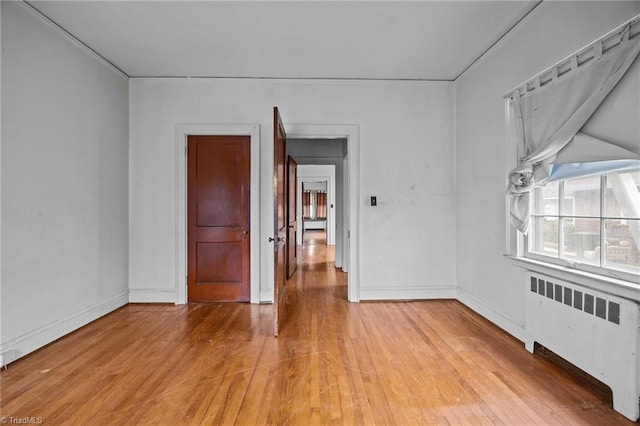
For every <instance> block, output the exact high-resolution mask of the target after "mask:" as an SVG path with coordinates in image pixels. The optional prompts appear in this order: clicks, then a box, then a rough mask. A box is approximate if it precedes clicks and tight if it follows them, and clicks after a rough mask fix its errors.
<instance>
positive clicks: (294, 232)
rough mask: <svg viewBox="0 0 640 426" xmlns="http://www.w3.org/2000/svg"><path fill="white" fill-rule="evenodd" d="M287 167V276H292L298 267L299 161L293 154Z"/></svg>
mask: <svg viewBox="0 0 640 426" xmlns="http://www.w3.org/2000/svg"><path fill="white" fill-rule="evenodd" d="M287 169H288V173H287V224H288V235H287V278H291V276H292V275H293V273H294V272H296V269H298V245H297V244H298V242H297V241H298V238H297V237H298V218H297V210H298V163H296V160H294V159H293V157H291V156H289V158H288V160H287Z"/></svg>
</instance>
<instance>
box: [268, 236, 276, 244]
mask: <svg viewBox="0 0 640 426" xmlns="http://www.w3.org/2000/svg"><path fill="white" fill-rule="evenodd" d="M277 239H278V237H275V238H273V237H269V242H270V243H272V242H274V241H276V240H277Z"/></svg>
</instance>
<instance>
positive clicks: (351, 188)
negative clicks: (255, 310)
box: [271, 123, 364, 302]
mask: <svg viewBox="0 0 640 426" xmlns="http://www.w3.org/2000/svg"><path fill="white" fill-rule="evenodd" d="M284 125H285V128H286V129H287V138H291V139H313V138H316V139H331V138H346V139H347V169H348V170H347V173H346V174H345V176H344V178H345V179H347V187H348V191H347V192H348V195H347V194H344V195H345V196H347V197H348V200H349V202H348V206H345V207H347V209H346V210H347V214H348V217H349V219H348V221H346V223H345V230H347V232H348V235H349V238H348V242H347V244H345V245H344V246H345V248H347V247H348V253H346V254H347V257H348V261H347V264H348V267H349V273H348V275H347V300H349V302H359V301H360V272H359V266H360V237H359V236H360V232H359V227H360V204H361V200H360V126H358V125H356V124H336V125H324V124H292V123H284ZM362 203H364V200H362ZM272 210H273V209H272ZM272 275H273V274H272ZM272 280H273V278H272ZM273 284H274V283H273V282H272V283H271V286H272V288H273Z"/></svg>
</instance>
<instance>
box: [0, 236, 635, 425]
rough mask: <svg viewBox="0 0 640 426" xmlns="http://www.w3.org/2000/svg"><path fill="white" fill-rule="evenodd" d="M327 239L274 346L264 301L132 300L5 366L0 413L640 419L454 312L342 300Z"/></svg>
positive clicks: (132, 418)
mask: <svg viewBox="0 0 640 426" xmlns="http://www.w3.org/2000/svg"><path fill="white" fill-rule="evenodd" d="M311 235H313V234H311ZM322 242H323V241H322V240H317V239H316V240H313V239H312V240H308V241H307V244H306V245H305V247H304V249H303V251H302V256H301V259H300V267H299V269H298V271H297V272H296V274H295V275H294V279H293V280H292V281H290V283H289V285H291V290H292V291H291V292H290V295H289V296H290V297H289V299H288V300H287V306H288V308H287V309H289V311H290V314H289V316H288V318H287V322H286V324H285V326H284V328H283V331H282V334H281V335H280V337H278V338H277V339H276V338H274V337H273V307H272V306H271V305H250V304H191V305H186V306H171V305H128V306H125V307H123V308H121V309H119V310H118V311H116V312H114V313H112V314H109V315H107V316H105V317H103V318H101V319H99V320H97V321H95V322H93V323H92V324H90V325H88V326H86V327H84V328H82V329H80V330H77V331H76V332H74V333H72V334H70V335H68V336H66V337H64V338H62V339H60V340H59V341H57V342H54V343H53V344H51V345H49V346H47V347H46V348H44V349H42V350H39V351H37V352H35V353H33V354H31V355H29V356H27V357H26V358H24V359H22V360H19V361H17V362H15V363H13V364H11V365H10V366H9V368H8V369H7V370H4V371H2V373H1V376H0V377H1V385H2V388H1V402H0V410H1V411H0V413H1V414H0V415H1V416H4V417H6V418H8V419H9V420H7V422H8V423H9V422H10V418H11V417H13V418H14V419H20V418H24V417H40V418H42V420H43V421H44V424H55V425H64V424H70V425H103V424H104V425H114V424H132V425H135V424H141V425H156V424H157V425H180V424H194V425H200V424H216V425H218V424H220V425H227V424H238V425H262V424H282V425H310V424H346V425H374V424H389V425H414V424H427V425H428V424H438V425H439V424H474V425H476V424H509V425H525V424H526V425H532V424H544V425H551V424H571V425H575V424H585V425H588V424H593V425H617V424H619V425H624V424H634V423H631V422H629V421H627V420H626V419H625V418H624V417H622V416H621V415H619V414H617V413H616V412H614V411H613V410H612V409H611V402H610V394H609V393H607V392H603V391H602V390H601V388H599V387H594V386H593V385H592V384H591V383H590V382H589V381H587V380H584V378H583V377H582V376H581V375H576V374H572V373H571V372H568V371H567V370H566V369H564V368H561V367H559V366H558V365H557V364H556V363H552V362H550V361H549V360H548V359H547V357H544V356H538V355H536V356H533V355H531V354H529V353H528V352H526V351H525V349H524V346H523V344H522V343H521V342H519V341H517V340H515V339H513V338H512V337H510V336H508V335H506V333H504V332H503V331H501V330H500V329H498V328H497V327H495V326H493V325H492V324H490V323H489V322H487V321H486V320H484V319H482V318H481V317H479V316H478V315H477V314H475V313H473V312H472V311H470V310H469V309H467V308H466V307H464V306H463V305H461V304H460V303H458V302H456V301H450V300H442V301H415V302H403V303H387V302H380V303H360V304H350V303H347V301H346V291H347V288H346V275H345V274H344V273H342V272H339V271H338V270H336V269H335V268H334V265H333V263H332V262H331V261H329V262H327V259H329V260H332V256H333V252H332V250H331V249H329V250H328V249H327V246H326V245H324V244H322ZM313 243H315V244H313Z"/></svg>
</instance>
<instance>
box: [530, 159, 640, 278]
mask: <svg viewBox="0 0 640 426" xmlns="http://www.w3.org/2000/svg"><path fill="white" fill-rule="evenodd" d="M527 240H528V241H527V248H528V249H527V253H526V255H527V256H528V257H532V258H540V259H541V260H545V261H554V262H556V263H560V264H564V265H568V266H573V267H575V268H579V269H585V270H590V271H592V272H597V273H603V274H610V275H615V276H620V277H621V278H625V279H630V280H633V281H637V280H638V275H637V274H639V273H640V249H639V247H640V168H636V169H632V170H624V171H619V172H612V173H602V174H598V175H591V176H584V177H578V178H574V179H565V180H561V181H557V182H551V183H548V184H547V185H546V186H543V187H536V188H534V189H533V192H532V206H531V230H530V232H529V236H528V237H527Z"/></svg>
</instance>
